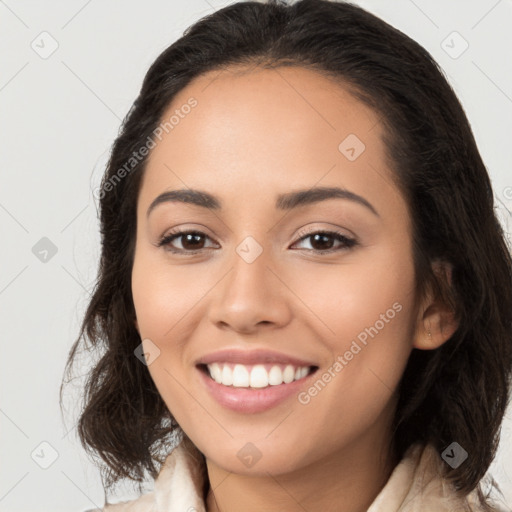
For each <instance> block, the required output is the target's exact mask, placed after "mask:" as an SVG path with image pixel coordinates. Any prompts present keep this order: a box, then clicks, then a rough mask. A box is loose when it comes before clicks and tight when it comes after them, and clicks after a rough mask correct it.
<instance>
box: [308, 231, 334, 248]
mask: <svg viewBox="0 0 512 512" xmlns="http://www.w3.org/2000/svg"><path fill="white" fill-rule="evenodd" d="M319 238H322V239H323V242H325V239H327V240H330V242H331V243H327V245H328V247H326V246H325V243H320V249H326V248H327V249H330V248H331V247H332V243H333V240H332V238H331V236H330V235H322V234H316V235H313V240H314V242H317V241H318V239H319ZM312 245H313V247H314V248H316V247H315V245H314V243H313V244H312Z"/></svg>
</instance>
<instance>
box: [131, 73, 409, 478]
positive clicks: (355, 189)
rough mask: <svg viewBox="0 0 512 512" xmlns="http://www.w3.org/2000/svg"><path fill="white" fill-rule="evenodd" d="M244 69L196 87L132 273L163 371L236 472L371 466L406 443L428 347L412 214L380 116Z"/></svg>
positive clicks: (195, 433) (203, 439) (165, 149)
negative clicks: (406, 414)
mask: <svg viewBox="0 0 512 512" xmlns="http://www.w3.org/2000/svg"><path fill="white" fill-rule="evenodd" d="M235 71H236V72H235ZM239 71H240V70H235V69H234V68H231V69H230V70H225V71H223V72H221V73H219V72H211V73H208V74H205V75H202V76H201V77H199V78H197V79H196V80H195V81H193V82H192V83H191V84H189V85H188V86H187V87H186V88H185V89H183V90H182V91H181V92H180V94H179V95H178V96H177V97H176V98H175V99H174V101H173V103H172V105H171V106H169V108H168V110H167V112H166V113H165V116H164V119H163V121H168V120H169V119H170V118H171V116H173V115H174V116H175V119H174V120H173V121H172V129H171V128H169V125H168V128H167V133H166V131H165V130H164V131H163V134H161V136H160V138H161V140H159V139H158V138H157V139H155V142H156V146H155V147H154V148H153V149H152V151H151V154H150V156H149V160H148V164H147V168H146V170H145V175H144V178H143V181H142V185H141V189H140V194H139V198H138V204H137V234H136V237H137V238H136V249H135V259H134V264H133V273H132V291H133V300H134V305H135V310H136V319H137V320H136V325H137V328H138V330H139V333H140V335H141V339H142V340H144V342H143V346H144V349H145V351H146V353H148V354H149V359H148V361H149V362H150V364H149V366H148V370H149V372H150V374H151V377H152V378H153V380H154V382H155V384H156V386H157V388H158V390H159V392H160V394H161V396H162V398H163V400H164V401H165V403H166V404H167V406H168V408H169V410H170V411H171V413H172V415H173V416H174V417H175V418H176V420H177V421H178V423H179V424H180V425H181V427H182V429H183V430H184V432H185V433H186V434H187V436H188V437H189V438H190V439H191V440H192V441H193V443H194V444H195V445H196V446H197V447H198V448H199V449H200V450H201V451H202V452H203V453H204V454H205V456H206V458H207V460H208V461H210V462H211V463H214V464H216V465H218V466H220V467H222V468H224V469H226V470H227V471H232V472H236V473H253V474H256V473H259V474H264V473H265V472H271V473H272V474H280V473H285V472H290V471H293V470H298V469H300V468H303V467H305V466H307V465H309V464H312V463H316V462H319V461H322V460H326V459H327V458H328V457H331V456H333V454H336V455H337V456H339V454H340V452H343V453H344V454H345V455H346V456H349V454H352V455H353V460H354V461H357V456H356V453H360V452H361V450H364V449H369V448H368V447H372V448H371V449H375V448H376V447H378V446H380V445H381V444H384V443H386V442H388V441H389V425H390V422H391V418H392V412H393V411H394V408H395V405H396V402H395V399H396V394H395V393H394V391H395V390H396V388H397V385H398V383H399V380H400V377H401V375H402V373H403V371H404V368H405V366H406V362H407V359H408V356H409V354H410V352H411V349H412V348H413V345H414V342H415V336H416V334H415V333H416V329H417V326H418V312H417V311H416V310H415V308H414V298H415V297H414V286H415V275H414V268H413V259H412V244H411V240H412V227H411V221H410V217H409V213H408V209H407V206H406V203H405V200H404V198H403V197H402V196H401V195H400V193H399V191H398V189H397V188H396V186H395V185H394V184H393V181H392V169H390V168H388V167H387V166H386V163H385V162H386V159H385V147H384V145H383V142H382V134H383V127H382V125H381V124H380V123H379V119H378V116H377V115H376V113H374V112H373V111H372V110H371V109H369V108H367V107H366V106H365V105H363V104H362V103H360V102H359V101H357V100H356V99H355V98H354V97H352V96H351V95H350V94H349V93H348V92H347V90H345V89H344V88H343V87H342V86H341V85H339V84H336V83H334V82H332V81H330V80H329V79H328V78H326V77H323V76H321V75H320V74H317V73H315V72H313V71H310V70H306V69H303V68H278V69H277V70H269V69H267V70H262V69H252V70H245V72H243V73H242V72H239ZM187 104H188V105H194V106H193V107H191V108H187V107H184V106H185V105H187ZM176 111H178V112H176ZM178 118H179V120H178V121H177V119H178ZM317 188H320V189H322V190H323V192H322V190H320V191H316V192H315V190H316V189H317ZM192 189H193V190H194V191H200V192H201V193H202V194H203V195H200V196H198V197H199V199H201V198H203V199H205V198H206V197H207V196H206V194H209V195H211V196H213V198H209V196H208V199H209V202H208V203H207V204H206V206H205V205H201V204H196V203H198V202H199V201H198V200H197V197H196V196H193V195H192V194H191V193H190V191H191V190H192ZM328 189H332V190H331V193H330V194H328V193H326V191H327V190H328ZM337 189H339V190H338V192H335V191H336V190H337ZM178 190H181V191H188V192H189V194H188V196H187V197H186V199H187V201H183V200H180V199H179V197H177V196H176V195H174V196H172V195H169V194H168V193H169V192H172V191H178ZM299 191H302V192H303V193H302V194H300V195H296V194H297V193H298V192H299ZM333 191H334V192H333ZM340 191H341V192H340ZM162 194H163V195H162ZM165 194H167V195H165ZM157 198H159V199H157ZM193 198H195V199H193ZM155 199H156V201H155ZM148 210H149V212H148ZM179 232H182V233H183V232H185V233H188V234H185V235H183V234H181V235H179ZM173 236H174V237H173ZM162 240H163V241H164V244H163V245H160V243H161V241H162ZM215 363H216V364H215ZM210 371H211V373H212V375H213V378H212V377H211V376H210ZM215 379H216V380H215ZM217 381H220V382H217ZM364 447H366V448H364ZM254 461H255V462H254Z"/></svg>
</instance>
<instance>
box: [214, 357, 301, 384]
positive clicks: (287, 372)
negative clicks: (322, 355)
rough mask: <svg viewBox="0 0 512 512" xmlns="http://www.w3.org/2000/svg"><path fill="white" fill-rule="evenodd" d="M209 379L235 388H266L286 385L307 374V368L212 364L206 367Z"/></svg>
mask: <svg viewBox="0 0 512 512" xmlns="http://www.w3.org/2000/svg"><path fill="white" fill-rule="evenodd" d="M207 368H208V371H209V372H210V376H211V378H212V379H213V380H214V381H215V382H217V383H219V384H222V385H224V386H233V387H236V388H249V387H250V388H266V387H268V386H278V385H280V384H283V383H285V384H288V383H290V382H293V381H294V380H299V379H302V378H304V377H306V375H308V374H309V370H310V368H309V366H300V367H294V366H292V365H291V364H289V365H286V366H283V365H273V366H271V367H269V366H268V365H267V368H268V370H267V368H265V366H264V365H262V364H256V365H254V366H246V365H243V364H235V365H234V366H233V365H230V364H228V363H212V364H209V365H207Z"/></svg>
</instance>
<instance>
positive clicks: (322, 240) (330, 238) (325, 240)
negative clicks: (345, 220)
mask: <svg viewBox="0 0 512 512" xmlns="http://www.w3.org/2000/svg"><path fill="white" fill-rule="evenodd" d="M299 235H301V236H302V235H304V236H302V238H301V239H300V240H299V242H302V241H304V240H307V239H308V238H310V239H311V241H312V246H313V249H307V250H312V251H314V252H316V253H321V254H326V253H332V252H339V251H343V250H347V249H350V248H351V247H354V246H356V245H357V243H358V242H357V241H356V240H354V239H353V238H349V237H347V236H345V235H344V234H343V233H340V232H338V231H311V232H309V233H306V234H304V233H299ZM335 242H339V244H341V246H338V247H334V248H333V244H334V243H335ZM315 246H316V247H315Z"/></svg>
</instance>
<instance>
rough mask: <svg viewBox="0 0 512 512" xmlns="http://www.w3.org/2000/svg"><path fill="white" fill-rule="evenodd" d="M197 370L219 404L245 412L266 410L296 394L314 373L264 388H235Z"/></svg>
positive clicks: (251, 412) (252, 412)
mask: <svg viewBox="0 0 512 512" xmlns="http://www.w3.org/2000/svg"><path fill="white" fill-rule="evenodd" d="M197 370H198V372H199V373H200V374H201V379H202V381H203V382H204V384H205V385H206V388H207V389H208V391H209V392H210V393H211V395H212V396H213V398H215V400H217V402H219V404H220V405H222V406H224V407H226V408H228V409H231V410H233V411H236V412H242V413H246V414H254V413H257V412H263V411H266V410H268V409H271V408H272V407H275V406H277V405H278V404H280V403H281V402H283V401H284V400H286V399H287V398H289V397H290V396H291V395H294V394H295V395H296V394H298V393H299V391H300V390H301V388H302V387H304V384H305V383H306V382H307V381H308V380H309V378H310V377H311V376H312V375H314V374H315V373H316V371H314V372H312V373H310V374H308V375H307V376H306V377H303V378H302V379H299V380H294V381H293V382H290V383H289V384H279V385H277V386H268V387H266V388H237V387H233V386H223V385H222V384H219V383H218V382H216V381H215V380H213V379H212V378H211V377H209V376H208V375H206V373H205V372H204V371H202V370H200V369H197Z"/></svg>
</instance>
